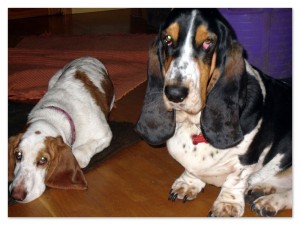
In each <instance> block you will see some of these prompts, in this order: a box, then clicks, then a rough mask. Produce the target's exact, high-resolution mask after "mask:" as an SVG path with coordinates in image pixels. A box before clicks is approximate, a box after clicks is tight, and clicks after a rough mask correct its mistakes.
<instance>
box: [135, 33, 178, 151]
mask: <svg viewBox="0 0 300 225" xmlns="http://www.w3.org/2000/svg"><path fill="white" fill-rule="evenodd" d="M161 49H162V46H161V43H160V41H159V39H158V38H157V39H156V40H155V41H154V43H153V46H152V47H151V48H150V51H149V60H148V80H147V82H148V83H147V89H146V94H145V99H144V105H143V108H142V113H141V115H140V118H139V120H138V122H137V125H136V131H137V133H138V134H139V135H140V136H141V137H142V138H143V139H144V140H146V141H147V142H148V143H149V144H152V145H160V144H163V143H165V142H166V141H167V140H168V139H169V138H170V137H172V136H173V134H174V132H175V114H174V111H167V110H166V108H165V105H164V102H163V89H164V77H163V75H162V69H161V68H162V63H163V62H162V53H161V51H162V50H161Z"/></svg>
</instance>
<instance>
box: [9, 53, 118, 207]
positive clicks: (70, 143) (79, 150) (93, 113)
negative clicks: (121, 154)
mask: <svg viewBox="0 0 300 225" xmlns="http://www.w3.org/2000/svg"><path fill="white" fill-rule="evenodd" d="M114 96H115V95H114V88H113V85H112V82H111V80H110V77H109V75H108V72H107V70H106V68H105V67H104V65H103V64H102V63H101V62H100V61H99V60H97V59H95V58H92V57H83V58H79V59H76V60H74V61H72V62H70V63H69V64H67V65H66V66H65V67H64V68H62V69H61V70H59V71H58V72H57V73H56V74H55V75H54V76H53V77H52V78H51V79H50V81H49V86H48V91H47V92H46V94H45V95H44V96H43V98H42V99H41V100H40V101H39V102H38V103H37V104H36V106H35V107H34V108H33V109H32V111H31V112H30V114H29V116H28V123H27V128H26V130H25V132H22V133H20V134H18V135H16V136H12V137H10V138H9V145H8V151H9V154H8V162H9V163H8V166H9V168H8V178H9V180H10V181H12V183H11V184H10V186H9V190H10V192H11V196H12V197H13V198H14V199H15V200H17V201H18V202H21V203H26V202H30V201H32V200H34V199H36V198H38V197H39V196H40V195H41V194H42V193H43V192H44V191H45V188H46V186H48V187H53V188H62V189H79V190H83V189H86V188H87V181H86V179H85V177H84V174H83V172H82V171H81V169H80V168H84V167H86V166H87V165H88V163H89V161H90V159H91V158H92V156H93V155H95V154H96V153H98V152H101V151H102V150H103V149H104V148H105V147H107V146H108V145H109V144H110V141H111V139H112V132H111V130H110V127H109V125H108V123H107V116H108V113H109V112H110V110H111V108H112V106H113V103H114V98H115V97H114Z"/></svg>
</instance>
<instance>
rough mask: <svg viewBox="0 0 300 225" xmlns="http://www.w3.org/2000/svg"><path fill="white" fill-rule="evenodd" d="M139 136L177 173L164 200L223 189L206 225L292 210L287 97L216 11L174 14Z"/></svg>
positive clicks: (151, 71)
mask: <svg viewBox="0 0 300 225" xmlns="http://www.w3.org/2000/svg"><path fill="white" fill-rule="evenodd" d="M136 130H137V132H138V133H139V134H140V135H141V136H142V137H143V138H144V139H145V140H146V141H147V142H148V143H150V144H153V145H159V144H162V143H164V142H167V148H168V151H169V153H170V155H171V156H172V157H173V158H175V159H176V160H177V161H178V162H179V163H180V164H181V165H182V166H183V167H184V168H185V171H184V173H183V174H182V175H181V176H180V177H179V178H178V179H177V180H176V181H175V182H174V183H173V185H172V188H171V191H170V195H169V199H170V200H173V201H175V200H176V199H183V201H184V202H185V201H186V200H192V199H194V198H196V197H197V195H198V193H200V192H201V191H202V190H203V188H204V187H205V184H206V183H208V184H213V185H216V186H219V187H221V191H220V194H219V196H218V197H217V199H216V201H215V202H214V204H213V206H212V209H211V211H210V212H209V215H210V216H216V217H223V216H235V217H237V216H242V215H243V213H244V207H245V198H246V200H247V201H248V202H249V203H250V204H251V209H252V210H254V211H255V212H257V213H258V214H259V215H261V216H273V215H276V214H277V213H278V211H279V210H282V209H286V208H291V207H292V88H291V86H289V85H287V84H286V83H284V82H281V81H278V80H275V79H273V78H271V77H269V76H267V75H265V74H263V73H261V72H259V71H258V70H256V69H255V68H253V67H252V66H251V65H250V64H249V63H248V62H247V61H246V60H245V59H244V57H243V48H242V46H241V45H240V44H239V43H238V42H237V40H236V39H235V37H234V34H233V31H232V30H231V28H230V25H229V24H228V22H227V21H226V20H225V19H224V18H223V17H222V16H221V14H220V13H219V12H218V11H217V10H214V9H203V10H202V9H174V10H172V11H171V13H170V15H169V16H168V18H167V19H166V20H165V22H164V23H163V24H162V25H161V27H160V31H159V34H158V36H157V37H156V39H155V40H154V42H153V45H152V47H151V48H150V51H149V61H148V86H147V90H146V95H145V100H144V105H143V108H142V113H141V116H140V118H139V121H138V123H137V127H136Z"/></svg>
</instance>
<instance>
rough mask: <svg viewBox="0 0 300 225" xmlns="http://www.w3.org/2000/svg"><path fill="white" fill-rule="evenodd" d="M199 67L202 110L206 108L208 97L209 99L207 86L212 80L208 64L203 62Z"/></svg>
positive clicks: (200, 62) (199, 62)
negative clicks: (210, 79)
mask: <svg viewBox="0 0 300 225" xmlns="http://www.w3.org/2000/svg"><path fill="white" fill-rule="evenodd" d="M198 66H199V69H200V91H201V93H200V96H201V103H202V108H201V110H202V109H203V107H204V106H205V102H206V97H207V93H208V92H207V86H208V81H209V78H210V74H209V72H210V66H209V65H207V64H204V63H203V62H202V61H198Z"/></svg>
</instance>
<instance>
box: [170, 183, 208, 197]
mask: <svg viewBox="0 0 300 225" xmlns="http://www.w3.org/2000/svg"><path fill="white" fill-rule="evenodd" d="M203 187H204V184H203V182H201V183H200V185H199V183H198V182H196V183H195V182H189V183H187V182H185V181H182V180H181V179H180V178H179V179H177V180H176V181H175V182H174V184H173V185H172V188H171V190H170V193H169V200H172V201H175V200H176V199H177V198H178V199H183V201H184V202H185V201H187V200H193V199H195V198H196V197H197V195H198V193H199V192H200V191H201V190H202V189H203Z"/></svg>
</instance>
